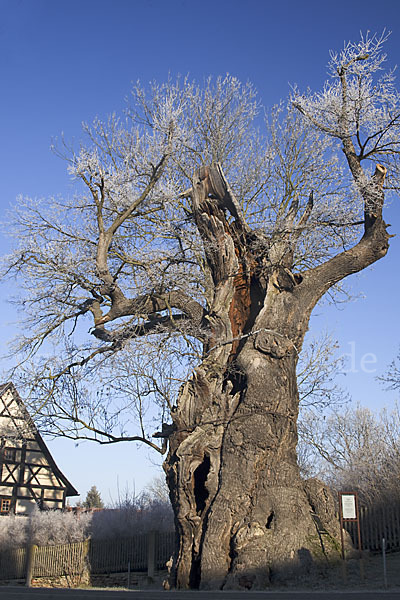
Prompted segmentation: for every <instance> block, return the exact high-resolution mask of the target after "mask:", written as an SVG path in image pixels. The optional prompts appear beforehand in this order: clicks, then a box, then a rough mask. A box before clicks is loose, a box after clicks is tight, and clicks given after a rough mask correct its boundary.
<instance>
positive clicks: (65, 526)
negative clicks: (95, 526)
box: [0, 509, 92, 550]
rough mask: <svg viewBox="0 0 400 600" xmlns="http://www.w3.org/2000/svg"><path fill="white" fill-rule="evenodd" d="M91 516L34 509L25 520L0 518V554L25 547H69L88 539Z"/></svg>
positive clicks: (22, 518)
mask: <svg viewBox="0 0 400 600" xmlns="http://www.w3.org/2000/svg"><path fill="white" fill-rule="evenodd" d="M91 520H92V514H91V513H81V514H77V515H76V514H74V513H69V512H61V511H57V510H49V511H40V510H39V509H35V510H34V511H33V513H32V514H31V515H30V516H29V517H28V518H27V517H14V516H8V517H2V518H1V519H0V550H6V549H9V548H17V547H21V546H25V545H26V544H28V543H33V544H37V545H38V546H52V545H56V544H70V543H73V542H81V541H83V540H85V539H86V538H87V537H88V532H89V528H90V522H91Z"/></svg>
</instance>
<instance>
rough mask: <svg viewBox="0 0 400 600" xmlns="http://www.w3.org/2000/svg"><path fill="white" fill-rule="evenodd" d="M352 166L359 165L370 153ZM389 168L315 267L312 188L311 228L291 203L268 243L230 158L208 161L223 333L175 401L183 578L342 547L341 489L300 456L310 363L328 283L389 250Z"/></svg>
mask: <svg viewBox="0 0 400 600" xmlns="http://www.w3.org/2000/svg"><path fill="white" fill-rule="evenodd" d="M350 160H351V159H350ZM350 168H351V169H352V171H353V175H354V170H357V168H359V165H355V164H350ZM385 172H386V170H385V169H384V168H383V167H380V166H379V165H378V166H377V169H376V173H375V175H374V177H373V178H372V179H371V181H370V182H369V184H368V185H365V186H364V188H363V195H364V201H365V207H366V208H365V231H364V235H363V237H362V238H361V240H360V241H359V242H358V244H356V245H355V246H354V247H353V248H352V249H350V250H348V251H345V252H342V253H341V254H338V255H337V256H335V257H334V258H332V259H331V260H329V261H327V262H326V263H324V264H322V265H320V266H318V267H316V268H314V269H311V270H309V271H307V272H304V273H294V272H293V270H292V262H293V245H294V244H295V242H296V239H295V238H296V233H295V232H296V231H299V230H300V229H301V227H299V225H300V226H301V225H303V224H304V225H305V223H306V221H307V219H308V218H309V216H310V214H311V212H312V207H313V200H312V194H311V195H310V200H309V203H308V205H307V207H306V209H305V211H304V214H303V215H302V217H301V219H300V221H299V222H298V223H297V229H296V228H293V227H292V228H290V227H289V225H290V219H291V216H290V211H289V213H288V215H287V216H286V221H285V227H284V232H282V228H281V230H280V231H279V232H277V234H276V237H275V238H274V237H273V238H272V240H270V241H269V244H268V247H267V246H266V242H265V241H264V242H263V240H262V239H260V238H257V234H256V233H254V232H252V231H251V230H250V229H249V228H248V226H247V225H246V222H245V219H244V217H243V215H242V212H241V210H240V207H239V205H238V203H237V201H236V199H235V198H234V196H233V194H232V192H231V190H230V188H229V185H228V182H227V181H226V179H225V177H224V175H223V173H222V171H221V169H220V167H219V166H218V165H216V166H212V167H209V168H202V169H200V171H199V172H198V173H197V174H196V176H195V178H194V181H193V188H192V190H191V197H192V204H193V213H194V216H195V220H196V224H197V227H198V230H199V232H200V235H201V237H202V240H203V243H204V247H205V252H206V258H207V262H208V268H209V270H210V275H211V277H212V288H213V290H214V293H213V297H212V298H210V299H209V303H210V307H211V309H210V311H209V313H208V316H207V317H206V318H207V321H208V322H207V326H208V328H209V330H211V332H212V335H211V338H209V339H207V342H206V344H205V350H204V359H203V361H202V364H201V365H200V366H199V367H198V368H197V369H196V370H195V372H194V374H193V376H192V378H191V379H190V380H189V381H188V382H187V383H186V384H185V385H184V386H183V388H182V389H181V392H180V395H179V398H178V401H177V405H176V407H174V410H173V412H172V419H173V432H172V434H171V435H170V436H169V452H168V456H167V459H166V461H165V464H164V469H165V471H166V474H167V480H168V484H169V488H170V495H171V501H172V505H173V508H174V511H175V518H176V527H177V533H178V547H177V553H176V556H175V559H174V563H173V567H172V572H171V584H172V585H174V586H177V587H179V588H188V587H201V588H214V589H218V588H225V589H228V588H237V587H239V588H246V589H250V588H251V589H257V588H264V587H266V586H267V585H268V584H269V583H270V582H271V581H275V580H277V579H279V578H280V577H281V576H285V577H286V576H287V575H288V573H292V574H296V572H301V573H303V574H304V573H305V572H307V569H308V568H309V567H310V565H311V564H313V563H315V562H318V561H319V560H322V561H326V560H327V559H329V558H330V557H335V556H337V554H338V545H337V540H338V539H339V533H340V532H339V525H338V523H337V520H336V519H335V515H334V506H333V499H332V496H331V494H330V492H329V490H327V489H326V488H324V486H323V485H322V484H321V483H320V482H318V481H316V480H312V481H306V482H305V481H303V480H302V479H301V477H300V474H299V469H298V466H297V457H296V444H297V426H296V422H297V416H298V391H297V385H296V364H297V360H298V354H299V352H300V349H301V347H302V343H303V339H304V335H305V333H306V331H307V328H308V322H309V318H310V315H311V312H312V309H313V307H314V306H315V304H316V303H317V302H318V300H319V299H320V298H321V296H322V295H323V294H324V293H325V292H326V291H327V290H328V289H329V288H330V287H331V286H332V285H334V284H335V283H337V282H338V281H340V280H341V279H343V278H344V277H346V276H347V275H349V274H351V273H355V272H357V271H360V270H361V269H363V268H365V267H366V266H368V265H369V264H371V263H373V262H374V261H376V260H378V259H379V258H381V257H382V256H384V255H385V254H386V252H387V249H388V238H389V236H388V234H387V232H386V225H385V223H384V221H383V220H382V203H383V192H382V186H383V181H384V177H385ZM292 224H293V220H292ZM287 232H289V233H287ZM263 243H264V249H263V250H264V251H262V244H263ZM260 248H261V250H260ZM321 526H322V528H323V529H324V530H325V532H326V533H323V534H321Z"/></svg>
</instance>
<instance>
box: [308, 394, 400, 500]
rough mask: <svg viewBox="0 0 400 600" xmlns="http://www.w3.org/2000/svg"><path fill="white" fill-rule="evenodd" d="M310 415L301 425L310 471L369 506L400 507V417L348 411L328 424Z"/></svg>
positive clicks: (396, 411)
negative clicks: (354, 494) (398, 504)
mask: <svg viewBox="0 0 400 600" xmlns="http://www.w3.org/2000/svg"><path fill="white" fill-rule="evenodd" d="M318 417H319V415H316V414H315V411H314V410H310V409H308V410H306V411H305V412H304V414H303V418H302V421H301V424H300V428H299V433H300V440H301V442H300V445H302V450H301V452H300V454H301V455H302V456H305V457H306V459H305V460H304V468H305V470H306V471H307V472H308V473H309V474H312V475H313V476H318V477H321V478H322V479H323V480H324V481H326V482H327V483H328V484H329V485H330V486H331V487H332V488H334V489H337V490H342V491H343V490H349V491H350V490H354V491H357V492H358V493H359V497H360V501H361V502H362V503H363V504H367V505H368V504H369V505H370V504H375V505H376V504H380V503H383V502H385V503H386V504H387V503H388V502H389V503H398V502H399V501H400V492H399V490H400V487H399V483H400V412H399V407H398V406H397V405H396V406H395V407H394V409H393V410H391V411H389V410H387V409H382V410H381V412H380V413H379V414H378V415H376V414H374V413H373V412H372V411H370V410H369V409H368V408H365V407H362V406H360V405H357V406H355V407H353V406H347V407H345V408H344V409H343V408H342V409H341V410H340V411H338V410H333V411H331V412H330V414H329V415H328V416H326V417H325V418H324V419H321V418H318Z"/></svg>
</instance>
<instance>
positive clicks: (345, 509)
mask: <svg viewBox="0 0 400 600" xmlns="http://www.w3.org/2000/svg"><path fill="white" fill-rule="evenodd" d="M342 515H343V519H356V518H357V515H356V497H355V495H354V494H343V495H342Z"/></svg>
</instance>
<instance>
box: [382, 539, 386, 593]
mask: <svg viewBox="0 0 400 600" xmlns="http://www.w3.org/2000/svg"><path fill="white" fill-rule="evenodd" d="M382 560H383V585H384V587H385V588H387V572H386V540H385V538H382Z"/></svg>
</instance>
